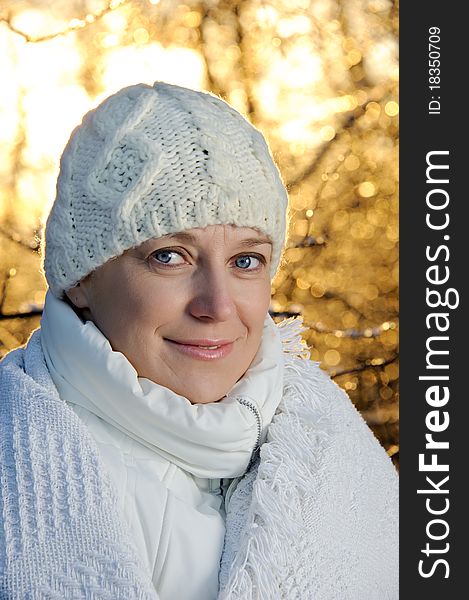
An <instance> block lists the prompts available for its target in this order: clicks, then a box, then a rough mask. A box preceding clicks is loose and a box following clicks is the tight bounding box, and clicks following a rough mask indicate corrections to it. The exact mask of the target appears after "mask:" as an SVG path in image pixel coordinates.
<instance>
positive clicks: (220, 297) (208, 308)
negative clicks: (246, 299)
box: [189, 267, 236, 321]
mask: <svg viewBox="0 0 469 600" xmlns="http://www.w3.org/2000/svg"><path fill="white" fill-rule="evenodd" d="M189 312H190V314H191V315H192V316H193V317H195V318H197V319H201V320H206V321H228V320H229V319H230V318H231V317H232V316H233V315H234V314H235V313H236V303H235V301H234V296H233V290H232V288H231V286H230V279H229V273H227V272H226V271H225V270H223V268H221V267H218V268H217V267H213V268H210V269H209V268H207V269H205V271H204V273H201V274H200V276H199V277H197V279H196V280H195V281H194V289H193V295H192V299H191V301H190V302H189Z"/></svg>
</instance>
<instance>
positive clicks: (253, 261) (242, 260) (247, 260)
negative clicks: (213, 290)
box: [235, 254, 261, 271]
mask: <svg viewBox="0 0 469 600" xmlns="http://www.w3.org/2000/svg"><path fill="white" fill-rule="evenodd" d="M260 262H261V261H260V260H259V259H258V258H257V257H256V256H252V255H250V254H245V255H243V256H238V258H237V259H236V260H235V265H236V266H237V267H238V268H240V269H244V270H245V271H248V270H252V269H256V268H257V267H258V266H259V265H260Z"/></svg>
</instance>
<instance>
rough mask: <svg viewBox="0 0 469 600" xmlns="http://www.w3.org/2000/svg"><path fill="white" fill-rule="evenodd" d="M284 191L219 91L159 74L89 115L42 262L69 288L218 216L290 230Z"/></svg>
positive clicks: (254, 137) (271, 232)
mask: <svg viewBox="0 0 469 600" xmlns="http://www.w3.org/2000/svg"><path fill="white" fill-rule="evenodd" d="M287 202H288V199H287V193H286V190H285V187H284V185H283V183H282V180H281V177H280V175H279V172H278V169H277V167H276V166H275V164H274V162H273V160H272V156H271V154H270V151H269V148H268V146H267V143H266V142H265V140H264V138H263V136H262V134H261V133H260V132H259V131H258V130H257V129H256V128H255V127H253V126H252V125H251V124H250V123H249V122H248V121H247V120H246V119H245V118H244V117H243V116H242V115H241V114H240V113H238V112H237V111H236V110H234V109H233V108H232V107H230V106H229V105H228V104H227V103H226V102H224V101H223V100H221V99H220V98H218V97H216V96H214V95H212V94H209V93H206V92H197V91H194V90H189V89H186V88H182V87H179V86H175V85H170V84H166V83H161V82H157V83H155V84H154V86H153V87H151V86H148V85H145V84H139V85H134V86H130V87H128V88H124V89H123V90H120V91H119V92H117V93H116V94H114V95H113V96H110V97H109V98H107V99H106V100H105V101H104V102H103V103H102V104H100V105H99V106H98V107H97V108H96V109H94V110H92V111H90V112H89V113H88V114H87V115H85V117H84V119H83V122H82V124H81V125H80V126H79V127H77V128H76V129H75V130H74V132H73V133H72V135H71V137H70V140H69V142H68V144H67V146H66V148H65V150H64V153H63V155H62V159H61V165H60V174H59V178H58V181H57V196H56V199H55V202H54V204H53V206H52V209H51V212H50V214H49V218H48V220H47V224H46V229H45V240H46V243H45V258H44V270H45V274H46V278H47V281H48V283H49V287H50V289H51V291H52V292H53V294H54V295H55V296H57V297H59V298H60V297H62V295H63V292H64V291H65V290H67V289H69V288H70V287H72V286H73V285H75V284H76V283H77V282H78V281H79V280H80V279H82V278H83V277H85V276H86V275H87V274H89V273H91V272H92V271H93V270H95V269H96V268H97V267H99V266H101V265H102V264H104V263H105V262H106V261H107V260H109V259H110V258H112V257H114V256H119V255H120V254H122V253H123V252H124V251H125V250H127V249H129V248H132V247H134V246H137V245H139V244H141V243H143V242H144V241H146V240H148V239H150V238H153V237H160V236H162V235H166V234H169V233H176V232H178V231H184V230H187V229H192V228H195V227H206V226H208V225H216V224H232V225H237V226H240V227H253V228H257V229H258V230H260V231H261V232H263V233H265V234H266V235H268V236H269V237H270V238H271V240H272V242H273V253H272V269H271V274H272V276H273V275H274V274H275V271H276V269H277V266H278V263H279V259H280V255H281V250H282V245H283V242H284V237H285V213H286V208H287Z"/></svg>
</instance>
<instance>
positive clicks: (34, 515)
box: [0, 82, 398, 600]
mask: <svg viewBox="0 0 469 600" xmlns="http://www.w3.org/2000/svg"><path fill="white" fill-rule="evenodd" d="M286 207H287V195H286V192H285V189H284V186H283V184H282V182H281V179H280V176H279V173H278V171H277V169H276V167H275V165H274V163H273V161H272V158H271V155H270V153H269V150H268V147H267V145H266V143H265V141H264V139H263V137H262V136H261V134H260V133H259V132H258V131H257V130H256V129H255V128H253V127H252V126H251V125H250V124H249V123H248V122H247V121H246V120H245V119H244V118H243V117H242V116H241V115H240V114H239V113H237V112H236V111H235V110H234V109H232V108H231V107H229V106H228V105H227V104H226V103H224V102H223V101H222V100H220V99H219V98H217V97H215V96H213V95H210V94H206V93H200V92H195V91H191V90H187V89H184V88H181V87H177V86H173V85H168V84H164V83H160V82H158V83H156V84H155V85H154V86H153V87H151V86H147V85H135V86H131V87H129V88H125V89H123V90H121V91H120V92H118V93H117V94H115V95H113V96H111V97H110V98H108V99H107V100H105V101H104V102H103V103H102V104H101V105H100V106H99V107H98V108H97V109H95V110H93V111H91V112H90V113H88V115H86V116H85V118H84V120H83V123H82V124H81V126H79V127H78V128H77V129H76V130H75V131H74V132H73V134H72V136H71V138H70V141H69V143H68V145H67V147H66V149H65V151H64V154H63V156H62V160H61V169H60V175H59V179H58V184H57V197H56V200H55V202H54V205H53V207H52V210H51V212H50V215H49V218H48V221H47V224H46V229H45V241H46V243H45V258H44V269H45V275H46V278H47V282H48V284H49V292H48V293H47V297H46V303H45V308H44V315H43V317H42V320H41V328H40V329H39V330H37V331H36V332H34V333H33V335H32V336H31V338H30V340H29V342H28V344H27V345H26V346H25V347H24V348H21V349H17V350H15V351H13V352H11V353H10V354H9V355H8V356H7V357H6V358H5V359H4V361H3V362H2V364H1V369H0V371H1V403H0V410H1V416H2V419H1V423H2V425H1V426H2V430H1V435H2V437H1V439H2V443H1V444H0V454H1V459H2V471H1V483H2V486H1V489H2V492H1V493H2V495H1V503H2V504H1V506H2V516H3V522H4V524H3V527H2V528H0V591H1V597H2V598H111V599H116V598H122V599H124V598H125V599H127V600H128V599H133V598H158V597H159V598H161V599H171V600H213V599H215V598H220V599H221V598H233V599H235V598H238V599H247V598H262V599H269V600H271V599H275V598H285V599H292V598H298V599H305V598H314V599H315V600H329V599H331V600H332V599H338V600H339V599H340V600H345V599H350V600H365V599H370V600H378V599H379V600H383V599H392V600H395V599H397V597H398V591H397V477H396V473H395V470H394V468H393V466H392V463H391V461H390V460H389V459H388V457H387V456H386V453H385V452H384V450H383V449H382V448H381V447H380V445H379V444H378V442H377V441H376V439H375V438H374V436H373V435H372V433H371V431H370V430H369V429H368V428H367V426H366V424H365V422H364V421H363V419H362V418H361V416H360V415H359V413H358V412H357V411H356V410H355V408H354V407H353V405H352V403H351V402H350V400H349V399H348V397H347V396H346V395H345V393H344V392H343V391H342V390H341V389H340V388H339V387H338V386H337V385H336V384H334V383H333V382H332V381H331V380H330V379H329V378H328V377H327V376H326V375H325V374H324V373H323V372H322V371H321V370H320V369H319V366H318V364H317V363H313V362H311V361H310V360H308V358H309V355H308V351H307V349H306V347H305V345H304V344H303V343H302V341H301V336H300V334H301V331H302V327H301V322H300V321H298V320H293V321H292V320H290V321H284V322H282V323H280V324H279V325H275V324H274V322H273V321H272V319H271V318H270V316H269V315H268V307H269V299H270V280H271V277H273V275H274V274H275V272H276V269H277V266H278V263H279V260H280V255H281V250H282V245H283V243H284V237H285V211H286Z"/></svg>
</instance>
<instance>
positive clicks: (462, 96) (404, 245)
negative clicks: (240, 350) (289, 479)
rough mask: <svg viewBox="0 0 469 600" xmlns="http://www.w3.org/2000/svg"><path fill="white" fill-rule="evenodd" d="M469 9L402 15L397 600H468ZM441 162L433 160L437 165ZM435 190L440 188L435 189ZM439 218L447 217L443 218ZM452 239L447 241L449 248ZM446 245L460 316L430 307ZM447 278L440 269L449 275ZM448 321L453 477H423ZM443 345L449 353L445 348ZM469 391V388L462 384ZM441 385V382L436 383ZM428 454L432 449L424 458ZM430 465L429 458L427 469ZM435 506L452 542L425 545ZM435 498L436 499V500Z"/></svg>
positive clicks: (433, 7)
mask: <svg viewBox="0 0 469 600" xmlns="http://www.w3.org/2000/svg"><path fill="white" fill-rule="evenodd" d="M467 13H468V10H467V4H466V3H463V2H462V3H454V2H442V1H440V2H436V1H434V0H427V1H426V2H421V3H420V2H412V1H407V2H403V3H402V4H401V8H400V73H401V77H400V123H401V145H400V181H401V186H400V233H401V250H400V257H401V261H400V262H401V276H400V290H401V291H400V303H401V327H400V346H401V373H400V376H401V402H400V408H401V410H400V415H401V444H400V464H401V470H400V486H401V488H400V489H401V492H400V514H401V525H400V559H401V560H400V598H402V599H403V600H407V599H413V598H424V599H425V600H433V599H437V598H438V599H441V598H444V599H445V600H449V599H452V598H460V597H466V595H467V593H468V592H467V585H465V583H466V582H465V580H466V573H468V574H469V566H468V565H465V564H464V563H465V562H467V560H468V555H469V553H468V552H467V550H466V547H467V543H466V535H467V533H468V527H467V516H466V512H467V508H466V507H467V505H468V503H469V497H468V496H469V492H466V488H467V487H468V486H467V485H466V482H467V484H469V469H468V467H467V465H468V461H469V419H468V408H467V407H468V404H469V398H468V395H469V392H468V389H467V388H468V386H467V383H466V382H467V380H468V379H469V345H468V343H467V342H468V341H469V339H468V338H469V335H468V334H469V327H468V326H467V318H468V317H469V315H468V312H467V288H468V286H467V278H468V277H469V269H468V268H467V266H466V265H467V264H468V263H469V230H468V221H469V217H468V215H469V210H468V209H469V190H468V186H464V183H465V182H466V180H467V178H468V176H469V163H468V160H467V158H466V157H467V156H468V155H469V148H468V146H469V140H468V139H467V138H468V133H469V127H468V116H467V111H468V106H469V98H468V95H467V92H463V90H465V89H467V85H468V75H467V72H468V57H469V50H468V47H467V42H468V40H469V28H468V21H467ZM430 27H438V28H439V29H440V30H441V34H440V37H441V41H440V43H439V46H440V48H441V50H440V52H441V57H440V61H441V65H440V77H441V89H440V90H438V91H431V90H430V89H429V85H430V83H429V76H430V74H429V45H428V44H429V29H430ZM432 95H433V96H436V97H438V96H439V97H440V98H438V100H439V101H440V103H441V109H440V114H429V109H428V105H429V101H430V100H431V99H432V98H431V96H432ZM435 106H436V105H435ZM434 150H448V151H449V155H448V156H447V157H440V159H439V160H440V161H441V163H442V164H443V163H445V162H446V164H449V171H447V173H448V174H449V184H448V185H445V186H440V187H444V188H445V189H446V190H447V191H448V193H449V195H450V203H449V206H448V208H447V209H446V210H447V212H448V213H449V217H450V223H449V226H448V228H447V229H446V230H444V231H432V230H431V229H429V228H428V227H427V225H426V221H425V219H426V214H427V212H431V211H429V209H428V208H427V205H426V195H427V193H428V191H429V190H430V188H431V186H430V185H429V184H428V183H426V167H427V163H426V155H427V153H428V152H430V151H434ZM435 162H436V161H435ZM433 187H438V186H433ZM444 212H445V211H441V213H440V215H439V216H440V217H441V218H443V213H444ZM444 235H449V240H444V239H443V237H444ZM440 244H445V245H447V246H448V248H449V251H450V256H449V260H448V261H447V262H445V261H444V256H445V255H446V253H445V252H444V251H442V253H441V255H440V256H441V259H439V260H437V261H436V262H438V264H439V265H440V267H441V268H442V269H444V266H445V265H447V266H448V267H449V269H450V278H449V281H448V283H447V284H445V285H441V286H439V287H440V289H441V291H442V293H443V292H444V289H443V288H445V287H446V288H448V287H452V288H455V289H456V290H458V293H459V306H458V307H457V308H455V309H445V308H444V307H440V308H437V309H431V308H429V307H428V306H427V303H426V288H427V286H428V287H432V288H434V289H436V287H437V286H430V285H429V284H428V282H427V280H426V270H427V268H428V267H429V266H430V265H432V264H436V262H434V263H431V262H429V261H428V260H427V258H426V256H425V252H426V247H427V246H430V247H431V248H432V249H433V250H435V249H436V248H437V247H438V246H439V245H440ZM442 272H443V271H442ZM434 310H436V311H441V312H443V311H444V312H447V313H449V319H450V327H449V329H448V331H447V332H446V333H440V335H448V336H449V338H450V339H449V342H448V343H447V344H446V349H449V355H448V356H443V357H440V358H441V360H440V362H441V363H442V364H443V363H445V362H446V363H447V364H448V362H449V367H450V368H449V370H448V371H446V373H444V372H443V371H432V373H434V374H439V375H442V374H448V375H449V378H450V379H449V382H446V383H443V382H441V385H448V387H449V390H450V399H449V401H448V403H447V405H446V406H445V407H442V408H440V411H444V410H446V411H447V412H448V413H449V417H450V424H449V427H448V429H446V431H443V432H441V433H439V434H434V438H435V439H439V440H447V441H448V442H449V444H450V445H449V449H445V450H440V451H439V452H438V453H437V454H438V462H440V463H442V464H443V463H447V464H449V472H448V473H442V472H435V473H433V474H432V473H429V472H427V473H423V472H421V471H419V463H418V460H419V459H418V456H419V454H420V453H422V452H425V442H426V440H425V434H426V433H428V429H427V426H426V422H425V418H426V415H427V413H428V412H429V411H430V410H434V408H432V407H430V406H429V405H428V404H427V402H426V397H425V392H426V389H427V387H428V386H429V385H432V384H431V383H429V382H428V381H421V380H419V375H425V374H427V375H428V370H426V353H427V349H426V341H427V338H428V337H429V336H430V335H436V333H435V329H434V328H432V331H429V330H428V329H427V326H426V323H425V319H426V316H427V315H428V314H429V313H431V312H433V311H434ZM440 347H441V348H442V349H443V348H445V344H444V343H441V344H440ZM465 383H466V385H464V384H465ZM433 385H435V384H433ZM429 454H431V451H427V455H429ZM428 460H429V458H427V462H428ZM427 475H428V476H429V477H432V475H433V479H434V481H435V482H439V481H441V479H442V478H443V477H445V476H446V475H449V480H448V482H447V484H446V485H445V486H441V488H443V487H446V489H448V490H449V493H448V494H447V495H443V494H434V495H432V496H430V495H429V496H426V495H423V494H418V493H417V490H418V489H422V488H423V489H425V488H431V486H430V485H428V483H427V482H426V476H427ZM428 497H430V498H432V500H431V502H434V504H433V507H434V508H438V507H444V506H445V501H444V498H448V499H449V502H450V505H449V510H448V512H447V513H446V514H444V515H441V518H442V519H445V520H446V521H447V523H448V525H449V534H448V537H447V538H445V539H443V540H441V541H433V540H431V539H429V538H428V537H427V533H426V527H427V524H428V523H429V521H431V520H432V519H433V518H438V516H437V515H430V514H429V513H428V512H427V509H426V504H425V503H426V498H428ZM433 498H434V501H433ZM431 531H432V532H433V533H434V534H436V535H439V534H441V535H442V534H443V532H444V526H443V525H441V526H440V528H439V529H438V526H435V527H433V528H432V529H431ZM427 542H428V543H430V546H431V547H432V548H435V549H442V548H443V547H445V544H446V543H449V549H448V552H444V553H441V554H431V555H430V556H429V557H427V556H426V555H425V554H423V553H422V549H425V547H426V544H427ZM438 558H442V559H445V560H447V561H448V565H449V577H448V578H445V574H446V567H445V566H444V565H443V564H439V565H438V566H436V567H435V571H434V573H433V575H432V576H431V577H428V578H424V577H422V576H420V575H419V571H418V567H419V561H420V560H424V561H425V563H424V567H423V570H425V571H426V572H427V573H428V572H430V571H431V568H432V565H433V563H434V562H435V561H436V560H438Z"/></svg>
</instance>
